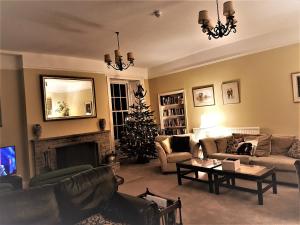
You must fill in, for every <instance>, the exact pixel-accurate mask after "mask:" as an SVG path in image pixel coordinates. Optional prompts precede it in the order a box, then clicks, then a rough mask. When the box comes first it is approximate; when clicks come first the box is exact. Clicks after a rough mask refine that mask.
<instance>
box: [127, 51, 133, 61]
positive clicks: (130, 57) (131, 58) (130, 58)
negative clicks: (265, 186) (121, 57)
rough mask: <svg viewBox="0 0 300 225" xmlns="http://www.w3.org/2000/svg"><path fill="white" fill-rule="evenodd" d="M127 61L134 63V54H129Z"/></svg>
mask: <svg viewBox="0 0 300 225" xmlns="http://www.w3.org/2000/svg"><path fill="white" fill-rule="evenodd" d="M127 60H128V61H133V60H134V57H133V53H132V52H128V53H127Z"/></svg>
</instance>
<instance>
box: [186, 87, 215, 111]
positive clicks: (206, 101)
mask: <svg viewBox="0 0 300 225" xmlns="http://www.w3.org/2000/svg"><path fill="white" fill-rule="evenodd" d="M192 91H193V100H194V107H201V106H209V105H214V104H215V93H214V85H213V84H210V85H206V86H199V87H193V88H192Z"/></svg>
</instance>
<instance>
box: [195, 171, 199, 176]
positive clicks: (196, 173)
mask: <svg viewBox="0 0 300 225" xmlns="http://www.w3.org/2000/svg"><path fill="white" fill-rule="evenodd" d="M195 177H196V178H199V176H198V171H197V170H195Z"/></svg>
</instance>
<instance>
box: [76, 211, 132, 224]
mask: <svg viewBox="0 0 300 225" xmlns="http://www.w3.org/2000/svg"><path fill="white" fill-rule="evenodd" d="M76 225H126V224H125V223H115V222H113V221H111V220H108V219H105V218H104V217H103V216H102V215H101V214H100V213H97V214H94V215H92V216H90V217H88V218H86V219H84V220H82V221H80V222H79V223H77V224H76Z"/></svg>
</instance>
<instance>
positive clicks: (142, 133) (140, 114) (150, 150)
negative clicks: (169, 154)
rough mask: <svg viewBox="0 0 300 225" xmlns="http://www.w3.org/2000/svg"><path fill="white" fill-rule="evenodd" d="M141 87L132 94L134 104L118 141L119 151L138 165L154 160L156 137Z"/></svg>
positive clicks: (155, 128)
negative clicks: (133, 159)
mask: <svg viewBox="0 0 300 225" xmlns="http://www.w3.org/2000/svg"><path fill="white" fill-rule="evenodd" d="M146 94H147V91H146V92H145V93H144V88H143V86H142V85H140V84H139V85H138V86H137V91H135V92H134V97H135V104H133V105H131V106H129V108H130V111H129V112H130V113H129V114H128V117H127V118H126V119H125V125H124V131H123V132H122V137H121V139H120V150H121V151H122V152H123V153H125V154H126V155H127V156H128V157H129V158H133V157H136V158H137V162H138V163H146V162H149V159H151V158H156V157H157V153H156V150H155V143H154V139H155V137H156V136H157V134H158V132H157V125H156V124H155V122H154V120H153V111H150V110H149V108H150V106H148V105H146V104H145V102H144V98H145V96H146Z"/></svg>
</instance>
